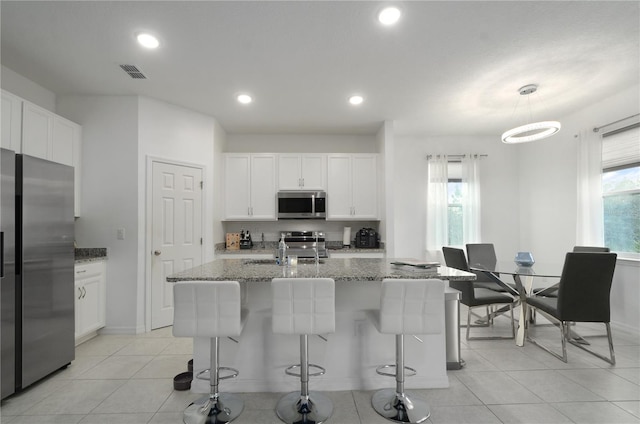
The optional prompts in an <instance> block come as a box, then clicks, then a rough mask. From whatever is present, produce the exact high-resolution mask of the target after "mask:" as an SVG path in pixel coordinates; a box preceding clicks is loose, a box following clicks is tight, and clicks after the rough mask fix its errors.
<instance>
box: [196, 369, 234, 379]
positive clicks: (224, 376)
mask: <svg viewBox="0 0 640 424" xmlns="http://www.w3.org/2000/svg"><path fill="white" fill-rule="evenodd" d="M210 371H211V369H206V370H204V371H200V372H199V373H198V374H196V378H197V379H199V380H210V378H209V375H210ZM220 371H227V372H230V373H231V374H229V375H218V380H226V379H228V378H236V377H237V376H238V375H239V374H240V371H238V370H237V369H235V368H229V367H218V373H220ZM204 374H207V377H203V375H204Z"/></svg>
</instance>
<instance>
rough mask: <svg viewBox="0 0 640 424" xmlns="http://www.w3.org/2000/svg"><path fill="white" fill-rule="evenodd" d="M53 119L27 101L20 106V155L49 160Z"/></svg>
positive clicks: (50, 115) (49, 114) (46, 112)
mask: <svg viewBox="0 0 640 424" xmlns="http://www.w3.org/2000/svg"><path fill="white" fill-rule="evenodd" d="M53 117H54V114H53V113H51V112H49V111H48V110H46V109H44V108H41V107H40V106H36V105H34V104H33V103H29V102H27V101H24V102H23V105H22V153H24V154H25V155H29V156H35V157H37V158H42V159H48V160H51V156H52V151H51V144H52V140H53Z"/></svg>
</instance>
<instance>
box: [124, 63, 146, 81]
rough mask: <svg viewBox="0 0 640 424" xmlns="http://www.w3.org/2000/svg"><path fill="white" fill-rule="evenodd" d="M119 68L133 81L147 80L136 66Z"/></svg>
mask: <svg viewBox="0 0 640 424" xmlns="http://www.w3.org/2000/svg"><path fill="white" fill-rule="evenodd" d="M120 67H121V68H122V70H123V71H125V72H126V73H127V74H128V75H129V76H130V77H131V78H133V79H147V77H146V76H145V74H143V73H142V71H141V70H140V69H139V68H138V67H137V66H136V65H120Z"/></svg>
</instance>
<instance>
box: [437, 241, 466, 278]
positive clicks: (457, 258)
mask: <svg viewBox="0 0 640 424" xmlns="http://www.w3.org/2000/svg"><path fill="white" fill-rule="evenodd" d="M442 254H443V255H444V262H445V264H447V266H448V267H450V268H456V269H459V270H462V271H467V272H469V264H468V263H467V257H466V256H465V254H464V250H462V249H457V248H455V247H446V246H445V247H443V248H442Z"/></svg>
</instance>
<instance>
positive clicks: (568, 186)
mask: <svg viewBox="0 0 640 424" xmlns="http://www.w3.org/2000/svg"><path fill="white" fill-rule="evenodd" d="M639 112H640V87H639V86H634V87H630V88H629V89H627V90H625V91H623V92H621V93H618V94H616V95H613V96H611V97H609V98H607V99H604V100H602V101H600V102H598V103H595V104H592V105H589V106H587V107H585V108H584V109H581V110H579V111H576V112H575V113H573V114H572V115H569V116H566V117H562V118H561V122H562V130H561V131H560V133H558V134H557V135H556V136H554V137H551V138H548V139H545V140H541V141H539V142H535V143H528V144H524V145H522V146H517V147H518V150H519V152H518V163H519V166H518V169H519V172H518V175H517V178H518V179H519V181H520V191H521V196H520V202H519V203H520V211H521V220H522V223H523V225H522V226H521V236H520V246H519V247H520V248H522V249H524V250H528V251H531V252H533V253H534V256H535V257H536V260H538V261H544V262H554V261H557V260H558V258H563V259H564V254H565V252H567V251H569V250H571V249H572V248H573V246H574V245H575V244H576V239H577V238H576V211H577V208H578V204H577V197H576V193H577V185H576V184H577V178H578V176H577V166H576V163H577V161H576V158H577V147H578V142H579V138H578V137H576V135H577V134H579V133H580V132H590V131H592V129H593V128H594V127H598V126H601V125H604V124H607V123H610V122H614V121H617V120H619V119H622V118H625V117H627V116H631V115H634V114H637V113H639ZM525 224H526V225H525ZM638 282H640V263H638V262H637V261H635V262H634V261H624V260H618V263H617V265H616V272H615V274H614V279H613V286H612V288H611V322H612V324H613V325H616V326H619V327H622V328H626V329H632V330H633V331H635V332H639V331H640V312H639V310H640V284H638ZM614 342H615V340H614Z"/></svg>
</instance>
